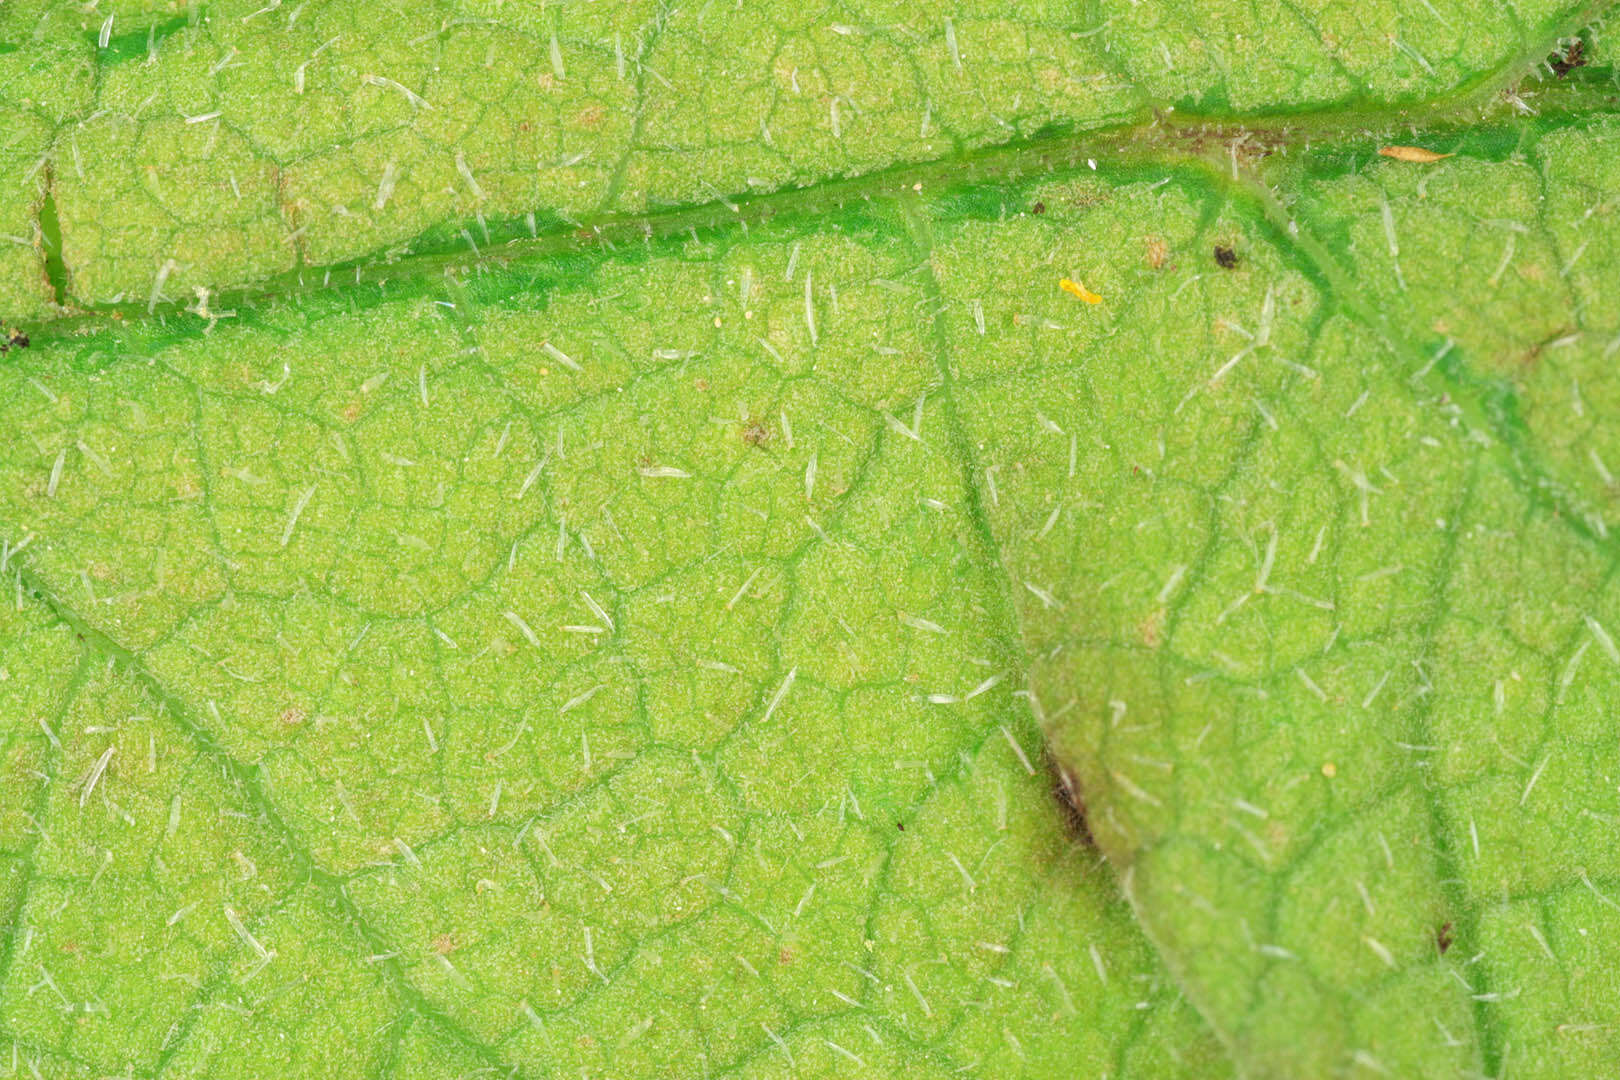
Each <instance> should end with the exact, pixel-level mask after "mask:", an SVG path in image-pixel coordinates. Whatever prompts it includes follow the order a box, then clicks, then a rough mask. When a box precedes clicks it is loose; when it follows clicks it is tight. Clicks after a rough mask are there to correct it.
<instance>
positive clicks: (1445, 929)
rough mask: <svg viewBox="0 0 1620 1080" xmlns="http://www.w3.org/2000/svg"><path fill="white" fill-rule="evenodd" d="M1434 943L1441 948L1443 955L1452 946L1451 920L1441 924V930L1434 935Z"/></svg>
mask: <svg viewBox="0 0 1620 1080" xmlns="http://www.w3.org/2000/svg"><path fill="white" fill-rule="evenodd" d="M1434 944H1435V947H1436V948H1438V949H1439V950H1440V955H1441V956H1444V955H1445V954H1446V950H1447V949H1449V948H1451V922H1450V921H1449V920H1448V921H1446V922H1443V923H1441V924H1440V929H1439V931H1438V932H1436V933H1435V935H1434Z"/></svg>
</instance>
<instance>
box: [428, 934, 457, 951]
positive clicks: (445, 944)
mask: <svg viewBox="0 0 1620 1080" xmlns="http://www.w3.org/2000/svg"><path fill="white" fill-rule="evenodd" d="M459 944H460V942H458V941H457V940H456V935H454V934H439V935H437V936H435V937H434V939H433V951H434V952H436V953H438V954H439V955H440V956H449V955H450V954H451V953H453V952H455V951H456V947H457V946H458V945H459Z"/></svg>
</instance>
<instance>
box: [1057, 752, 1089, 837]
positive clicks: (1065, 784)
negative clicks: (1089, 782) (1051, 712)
mask: <svg viewBox="0 0 1620 1080" xmlns="http://www.w3.org/2000/svg"><path fill="white" fill-rule="evenodd" d="M1045 758H1046V774H1047V778H1048V779H1049V780H1050V781H1051V784H1052V800H1053V801H1054V802H1056V803H1057V807H1058V811H1059V813H1060V814H1061V817H1062V821H1063V831H1064V833H1065V834H1066V835H1067V836H1068V837H1069V839H1070V840H1072V841H1074V842H1075V843H1077V844H1084V845H1085V846H1086V847H1095V846H1096V844H1097V841H1096V840H1095V839H1093V837H1092V835H1091V823H1090V822H1089V821H1087V820H1086V800H1085V796H1084V795H1083V794H1082V793H1081V791H1080V778H1079V777H1077V776H1076V775H1075V774H1074V773H1073V772H1072V771H1071V770H1069V769H1068V768H1065V767H1064V765H1063V764H1062V763H1061V762H1059V761H1058V759H1057V758H1056V757H1054V756H1053V755H1052V749H1051V747H1047V749H1046V753H1045Z"/></svg>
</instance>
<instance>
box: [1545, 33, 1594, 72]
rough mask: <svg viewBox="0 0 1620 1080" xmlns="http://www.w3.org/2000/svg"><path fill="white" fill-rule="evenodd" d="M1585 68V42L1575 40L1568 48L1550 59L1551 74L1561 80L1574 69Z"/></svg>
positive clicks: (1578, 39)
mask: <svg viewBox="0 0 1620 1080" xmlns="http://www.w3.org/2000/svg"><path fill="white" fill-rule="evenodd" d="M1585 66H1586V42H1584V41H1582V40H1581V39H1580V38H1576V39H1575V40H1574V41H1572V42H1570V43H1569V47H1568V48H1567V49H1565V50H1564V51H1563V52H1562V53H1560V54H1558V55H1557V56H1554V57H1553V59H1552V70H1553V74H1554V75H1556V76H1558V77H1559V78H1560V79H1562V78H1563V77H1564V76H1565V75H1568V74H1569V73H1570V72H1572V71H1574V70H1575V69H1576V68H1579V67H1585Z"/></svg>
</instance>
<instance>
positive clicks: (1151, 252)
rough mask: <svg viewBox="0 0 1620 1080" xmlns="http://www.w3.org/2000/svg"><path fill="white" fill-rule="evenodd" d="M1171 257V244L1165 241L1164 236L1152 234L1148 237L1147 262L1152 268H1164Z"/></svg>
mask: <svg viewBox="0 0 1620 1080" xmlns="http://www.w3.org/2000/svg"><path fill="white" fill-rule="evenodd" d="M1169 258H1170V245H1169V244H1166V243H1165V242H1164V239H1163V237H1158V236H1150V237H1148V238H1147V264H1148V267H1149V268H1150V269H1153V270H1163V269H1164V264H1165V262H1166V261H1167V260H1168V259H1169Z"/></svg>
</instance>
